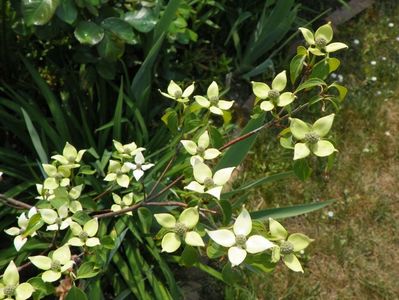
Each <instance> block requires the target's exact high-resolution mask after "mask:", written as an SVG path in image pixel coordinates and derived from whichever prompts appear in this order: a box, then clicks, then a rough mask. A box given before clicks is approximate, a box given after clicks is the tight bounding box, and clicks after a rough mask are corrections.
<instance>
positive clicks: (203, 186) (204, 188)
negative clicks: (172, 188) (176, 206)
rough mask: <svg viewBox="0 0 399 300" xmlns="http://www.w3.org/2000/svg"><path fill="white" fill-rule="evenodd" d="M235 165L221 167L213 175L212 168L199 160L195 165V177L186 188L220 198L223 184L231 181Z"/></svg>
mask: <svg viewBox="0 0 399 300" xmlns="http://www.w3.org/2000/svg"><path fill="white" fill-rule="evenodd" d="M233 170H234V167H231V168H224V169H220V170H218V171H216V172H215V174H214V175H213V176H212V171H211V169H210V168H209V167H208V166H207V165H206V164H204V163H202V162H199V163H197V164H195V165H194V166H193V172H194V178H195V180H196V181H191V182H190V183H189V184H188V185H187V186H185V187H184V188H185V189H187V190H190V191H195V192H198V193H207V194H210V195H212V196H214V197H216V198H217V199H219V200H220V193H221V192H222V189H223V185H224V184H225V183H226V182H227V181H229V179H230V176H231V173H232V172H233Z"/></svg>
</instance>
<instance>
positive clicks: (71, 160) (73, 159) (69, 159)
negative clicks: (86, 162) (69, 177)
mask: <svg viewBox="0 0 399 300" xmlns="http://www.w3.org/2000/svg"><path fill="white" fill-rule="evenodd" d="M67 160H68V161H69V162H70V163H73V162H75V157H73V156H68V157H67Z"/></svg>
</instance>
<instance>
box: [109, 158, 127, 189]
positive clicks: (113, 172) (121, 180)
mask: <svg viewBox="0 0 399 300" xmlns="http://www.w3.org/2000/svg"><path fill="white" fill-rule="evenodd" d="M129 172H130V168H129V166H128V165H127V163H124V164H121V163H120V162H118V161H116V160H112V159H111V160H110V161H109V165H108V174H107V176H105V178H104V180H105V181H116V183H117V184H118V185H119V186H121V187H124V188H127V187H128V186H129V183H130V177H129V176H128V175H127V173H129Z"/></svg>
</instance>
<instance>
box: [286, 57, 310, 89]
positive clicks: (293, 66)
mask: <svg viewBox="0 0 399 300" xmlns="http://www.w3.org/2000/svg"><path fill="white" fill-rule="evenodd" d="M305 59H306V55H300V54H298V55H296V56H294V58H293V59H292V60H291V62H290V79H291V83H292V84H294V83H295V81H296V80H297V78H298V76H299V75H300V74H301V72H302V70H303V63H304V61H305Z"/></svg>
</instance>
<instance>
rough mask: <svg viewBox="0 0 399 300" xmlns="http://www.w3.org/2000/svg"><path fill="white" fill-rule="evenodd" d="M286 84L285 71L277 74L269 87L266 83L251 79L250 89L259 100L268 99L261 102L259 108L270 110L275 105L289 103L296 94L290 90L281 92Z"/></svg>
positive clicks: (281, 105)
mask: <svg viewBox="0 0 399 300" xmlns="http://www.w3.org/2000/svg"><path fill="white" fill-rule="evenodd" d="M286 86H287V74H286V71H282V72H281V73H279V74H277V76H276V77H275V78H274V79H273V82H272V87H271V88H270V87H269V86H268V85H267V84H266V83H263V82H255V81H252V91H253V93H254V94H255V96H256V97H258V98H259V99H260V100H265V99H268V100H265V101H262V102H261V104H260V109H262V110H264V111H271V110H273V109H274V108H275V107H276V106H279V107H284V106H287V105H289V104H291V103H292V102H293V101H294V100H295V98H296V96H295V95H294V94H293V93H291V92H285V93H281V92H282V91H283V90H284V89H285V87H286ZM280 93H281V94H280Z"/></svg>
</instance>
